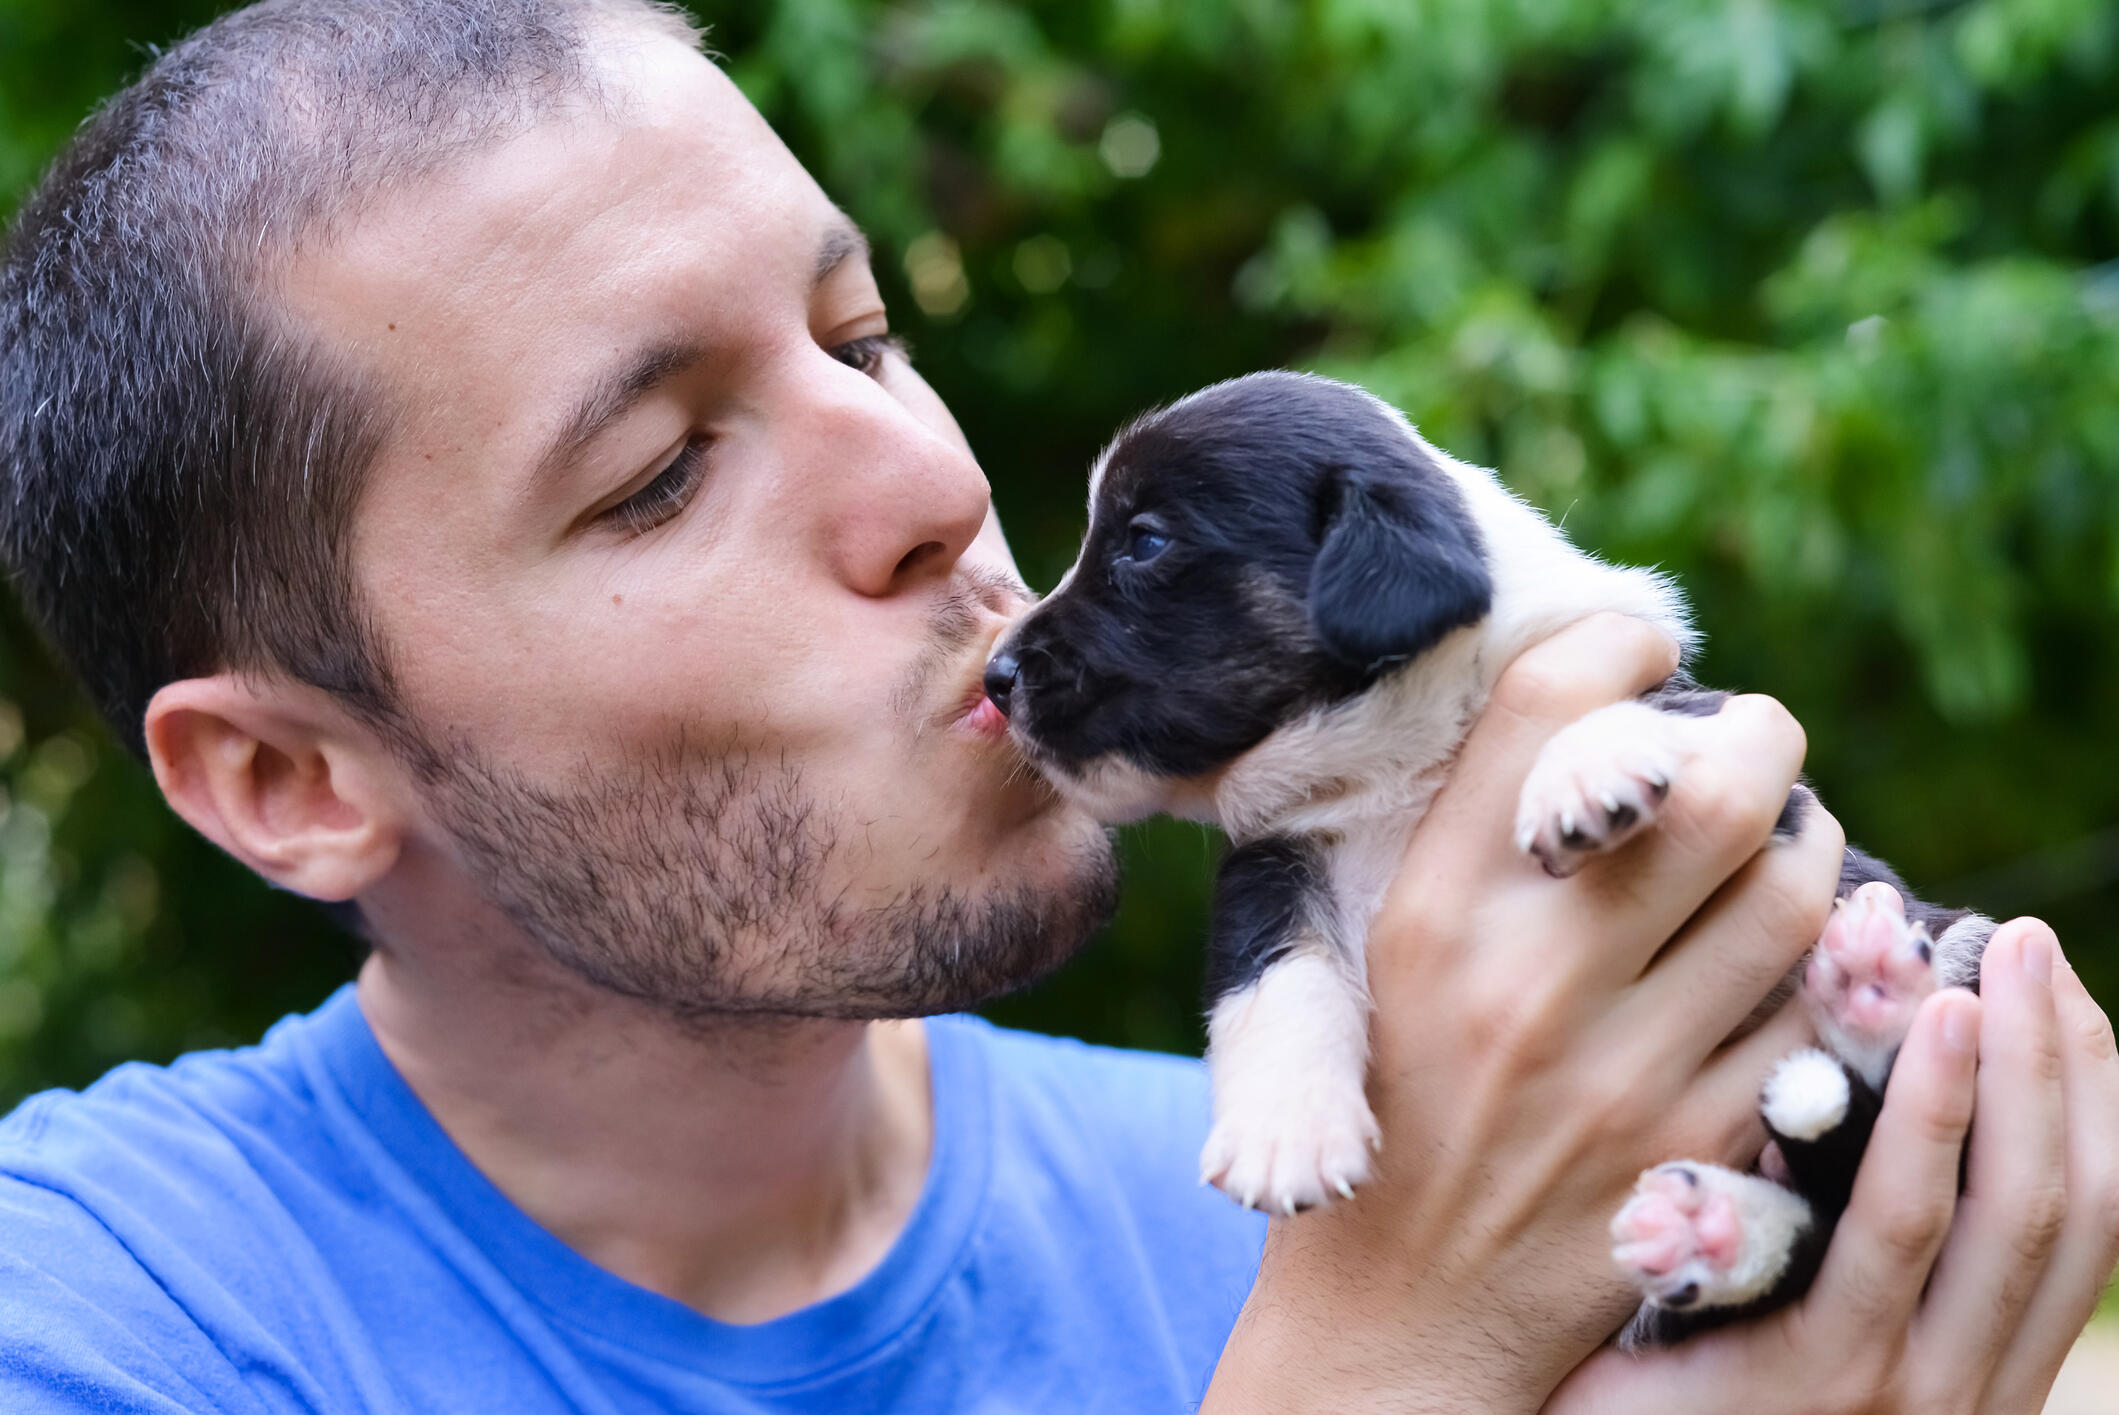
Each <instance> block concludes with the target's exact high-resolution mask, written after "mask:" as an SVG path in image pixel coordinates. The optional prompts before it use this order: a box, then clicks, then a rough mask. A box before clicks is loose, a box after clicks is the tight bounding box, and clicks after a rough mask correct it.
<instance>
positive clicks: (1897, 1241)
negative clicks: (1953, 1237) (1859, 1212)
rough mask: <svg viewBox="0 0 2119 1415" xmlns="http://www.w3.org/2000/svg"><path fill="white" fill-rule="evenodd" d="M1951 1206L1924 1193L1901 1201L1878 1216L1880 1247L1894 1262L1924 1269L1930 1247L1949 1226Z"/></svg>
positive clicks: (1877, 1233)
mask: <svg viewBox="0 0 2119 1415" xmlns="http://www.w3.org/2000/svg"><path fill="white" fill-rule="evenodd" d="M1950 1207H1951V1206H1950V1205H1949V1204H1947V1203H1944V1202H1941V1201H1939V1200H1936V1199H1932V1198H1928V1197H1925V1196H1923V1197H1920V1198H1909V1199H1905V1200H1902V1201H1901V1202H1899V1203H1897V1204H1895V1205H1893V1206H1892V1207H1891V1208H1890V1210H1889V1211H1888V1212H1886V1213H1884V1214H1883V1215H1882V1216H1880V1217H1879V1218H1878V1219H1877V1221H1876V1244H1877V1247H1878V1248H1879V1249H1881V1250H1882V1251H1883V1253H1884V1255H1885V1257H1887V1258H1888V1259H1889V1260H1890V1261H1891V1262H1893V1263H1896V1264H1898V1265H1900V1266H1902V1267H1907V1268H1923V1269H1924V1268H1925V1266H1926V1264H1927V1260H1928V1254H1929V1252H1930V1250H1932V1249H1933V1248H1934V1246H1935V1243H1936V1241H1937V1240H1938V1239H1940V1238H1941V1237H1942V1233H1943V1230H1944V1229H1945V1228H1947V1227H1948V1226H1949V1223H1950ZM1884 1300H1885V1301H1888V1300H1889V1299H1884Z"/></svg>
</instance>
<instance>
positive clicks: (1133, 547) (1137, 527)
mask: <svg viewBox="0 0 2119 1415" xmlns="http://www.w3.org/2000/svg"><path fill="white" fill-rule="evenodd" d="M1128 530H1129V531H1130V532H1131V534H1130V535H1129V536H1128V537H1127V540H1126V553H1125V554H1124V555H1123V556H1121V557H1120V558H1121V559H1124V560H1131V561H1132V562H1133V563H1134V564H1136V565H1144V564H1146V563H1147V562H1148V561H1150V560H1153V559H1154V558H1155V557H1156V556H1158V555H1160V554H1162V553H1163V552H1164V551H1166V550H1168V549H1169V548H1170V537H1169V536H1168V535H1166V534H1164V532H1163V531H1162V530H1161V529H1160V528H1159V527H1157V526H1156V525H1155V524H1154V523H1153V522H1150V521H1144V520H1143V521H1135V522H1134V523H1133V524H1132V525H1131V526H1130V527H1128Z"/></svg>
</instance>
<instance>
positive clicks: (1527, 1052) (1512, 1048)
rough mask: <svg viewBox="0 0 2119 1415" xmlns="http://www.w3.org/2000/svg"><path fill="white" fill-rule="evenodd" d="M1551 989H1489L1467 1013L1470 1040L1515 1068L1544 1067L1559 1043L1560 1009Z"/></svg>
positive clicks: (1484, 1053) (1498, 1059)
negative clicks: (1551, 994) (1551, 993)
mask: <svg viewBox="0 0 2119 1415" xmlns="http://www.w3.org/2000/svg"><path fill="white" fill-rule="evenodd" d="M1550 992H1551V990H1550V989H1546V988H1540V987H1530V986H1525V987H1515V988H1507V989H1502V988H1493V989H1489V990H1488V991H1487V992H1486V993H1485V995H1484V996H1482V997H1480V998H1478V999H1477V1000H1475V1001H1474V1002H1473V1003H1472V1004H1471V1006H1470V1008H1469V1009H1468V1012H1467V1017H1466V1024H1467V1030H1468V1032H1469V1037H1468V1040H1469V1041H1470V1043H1471V1045H1472V1046H1473V1047H1474V1048H1475V1049H1476V1051H1475V1054H1480V1055H1485V1056H1487V1057H1489V1058H1492V1059H1494V1060H1495V1061H1497V1062H1499V1063H1501V1064H1503V1065H1504V1066H1506V1067H1508V1068H1509V1069H1510V1070H1512V1071H1535V1070H1540V1069H1542V1067H1543V1065H1544V1063H1545V1062H1547V1061H1548V1060H1550V1059H1551V1057H1552V1056H1553V1055H1554V1054H1555V1052H1556V1050H1557V1049H1558V1046H1559V1037H1560V1034H1561V1028H1560V1025H1559V1018H1558V1015H1557V1013H1558V1009H1557V1006H1556V1004H1555V1002H1554V1001H1553V999H1552V997H1551V996H1550Z"/></svg>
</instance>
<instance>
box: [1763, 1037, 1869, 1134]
mask: <svg viewBox="0 0 2119 1415" xmlns="http://www.w3.org/2000/svg"><path fill="white" fill-rule="evenodd" d="M1847 1101H1848V1089H1847V1073H1846V1072H1845V1071H1843V1070H1841V1069H1840V1064H1839V1063H1838V1062H1837V1061H1835V1060H1834V1059H1833V1058H1831V1057H1830V1056H1827V1055H1826V1054H1825V1053H1824V1052H1821V1051H1818V1050H1816V1049H1815V1048H1805V1049H1804V1050H1802V1051H1799V1052H1796V1053H1795V1054H1794V1055H1792V1056H1788V1057H1784V1058H1782V1060H1781V1063H1780V1065H1778V1066H1776V1067H1774V1068H1773V1074H1772V1075H1771V1076H1769V1077H1768V1078H1767V1079H1766V1096H1765V1103H1764V1105H1763V1107H1762V1109H1763V1111H1764V1113H1765V1116H1766V1123H1767V1124H1768V1125H1770V1126H1772V1127H1773V1128H1774V1129H1775V1130H1776V1131H1778V1132H1779V1133H1781V1134H1783V1135H1786V1136H1787V1137H1789V1138H1790V1139H1792V1140H1815V1139H1816V1138H1817V1137H1818V1136H1820V1135H1822V1134H1824V1133H1825V1132H1826V1131H1828V1130H1831V1129H1834V1128H1835V1127H1837V1126H1838V1125H1839V1123H1840V1122H1841V1121H1843V1120H1845V1119H1846V1118H1847Z"/></svg>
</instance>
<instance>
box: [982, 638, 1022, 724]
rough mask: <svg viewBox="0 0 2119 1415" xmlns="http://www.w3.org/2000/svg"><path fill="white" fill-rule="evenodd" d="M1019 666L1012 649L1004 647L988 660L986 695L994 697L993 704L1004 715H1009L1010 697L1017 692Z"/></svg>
mask: <svg viewBox="0 0 2119 1415" xmlns="http://www.w3.org/2000/svg"><path fill="white" fill-rule="evenodd" d="M1018 667H1019V665H1018V664H1017V663H1016V661H1015V653H1014V651H1013V650H1011V649H1002V650H1001V651H1000V652H999V653H997V654H995V655H994V656H993V657H992V658H990V659H988V660H986V696H987V697H989V698H991V699H993V705H994V706H995V707H997V708H999V709H1000V710H1001V716H1002V717H1006V716H1007V715H1008V699H1009V696H1010V695H1011V694H1013V693H1014V692H1015V675H1016V670H1017V668H1018Z"/></svg>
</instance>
